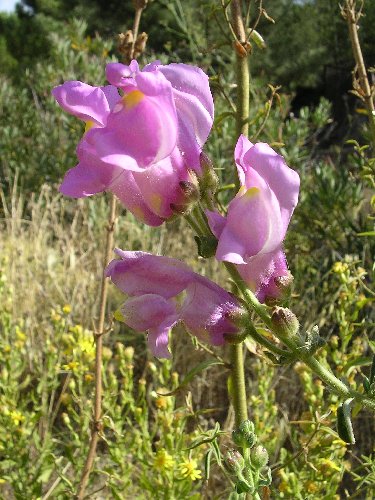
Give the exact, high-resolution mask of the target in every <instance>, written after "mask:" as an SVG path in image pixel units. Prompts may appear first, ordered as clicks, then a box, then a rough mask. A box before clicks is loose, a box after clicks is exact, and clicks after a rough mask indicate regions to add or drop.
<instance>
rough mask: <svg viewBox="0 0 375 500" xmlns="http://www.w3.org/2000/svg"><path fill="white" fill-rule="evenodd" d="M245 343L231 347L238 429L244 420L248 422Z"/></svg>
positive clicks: (233, 392)
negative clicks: (244, 358)
mask: <svg viewBox="0 0 375 500" xmlns="http://www.w3.org/2000/svg"><path fill="white" fill-rule="evenodd" d="M242 346H243V343H242V342H241V343H240V344H234V345H231V346H230V364H231V368H232V391H231V393H232V394H231V395H232V402H233V407H234V414H235V420H236V427H238V426H239V425H240V424H241V423H242V422H243V421H244V420H247V416H248V415H247V401H246V385H245V372H244V365H243V348H242Z"/></svg>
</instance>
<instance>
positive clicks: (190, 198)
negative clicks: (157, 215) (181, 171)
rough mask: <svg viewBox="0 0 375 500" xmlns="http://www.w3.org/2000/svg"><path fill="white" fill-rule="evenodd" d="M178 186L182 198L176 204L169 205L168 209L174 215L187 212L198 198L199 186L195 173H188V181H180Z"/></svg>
mask: <svg viewBox="0 0 375 500" xmlns="http://www.w3.org/2000/svg"><path fill="white" fill-rule="evenodd" d="M178 184H179V187H180V190H181V192H182V196H181V198H180V201H179V202H178V203H171V204H170V207H171V210H172V211H173V212H174V213H175V214H179V215H183V214H185V213H187V212H189V210H190V209H191V208H192V206H193V205H194V204H195V203H196V202H197V201H198V200H199V198H200V191H199V184H198V179H197V176H196V174H195V172H193V171H190V172H189V180H188V181H180V182H179V183H178Z"/></svg>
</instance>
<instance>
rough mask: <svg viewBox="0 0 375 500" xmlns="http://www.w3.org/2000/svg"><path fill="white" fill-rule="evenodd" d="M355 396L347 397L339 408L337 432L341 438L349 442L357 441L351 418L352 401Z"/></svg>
mask: <svg viewBox="0 0 375 500" xmlns="http://www.w3.org/2000/svg"><path fill="white" fill-rule="evenodd" d="M352 401H353V398H350V399H347V400H346V401H345V402H344V403H342V404H341V405H340V406H339V407H338V408H337V432H338V434H339V436H340V438H341V439H342V440H343V441H345V443H348V444H354V443H355V437H354V433H353V426H352V421H351V418H350V403H351V402H352Z"/></svg>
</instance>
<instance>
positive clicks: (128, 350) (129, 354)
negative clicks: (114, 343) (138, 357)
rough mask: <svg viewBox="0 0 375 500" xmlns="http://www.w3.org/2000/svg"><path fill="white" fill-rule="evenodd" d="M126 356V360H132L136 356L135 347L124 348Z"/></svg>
mask: <svg viewBox="0 0 375 500" xmlns="http://www.w3.org/2000/svg"><path fill="white" fill-rule="evenodd" d="M124 356H125V359H126V361H131V360H132V359H133V357H134V347H131V346H129V347H126V348H125V349H124Z"/></svg>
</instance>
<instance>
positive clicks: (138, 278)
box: [106, 248, 195, 299]
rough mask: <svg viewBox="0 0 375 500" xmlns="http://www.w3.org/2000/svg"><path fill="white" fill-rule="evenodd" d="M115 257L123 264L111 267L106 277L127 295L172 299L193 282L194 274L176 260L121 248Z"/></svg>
mask: <svg viewBox="0 0 375 500" xmlns="http://www.w3.org/2000/svg"><path fill="white" fill-rule="evenodd" d="M115 253H116V254H117V255H118V256H119V257H121V260H113V261H112V262H110V263H109V265H108V267H107V270H106V276H109V277H110V278H111V280H112V281H113V283H114V284H115V285H116V286H117V287H118V288H119V289H120V290H122V291H123V292H124V293H126V294H128V295H131V296H134V295H144V294H147V293H153V294H157V295H161V296H162V297H164V298H165V299H169V298H171V297H174V296H176V295H178V294H179V293H180V292H182V290H184V289H185V288H186V287H187V286H188V284H189V283H190V282H191V281H192V280H194V276H195V274H194V272H193V271H192V270H191V269H190V268H189V267H188V266H187V265H186V264H184V263H182V262H181V261H179V260H177V259H172V258H169V257H163V256H160V255H152V254H149V253H146V252H129V251H123V250H120V249H118V248H117V249H116V250H115Z"/></svg>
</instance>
